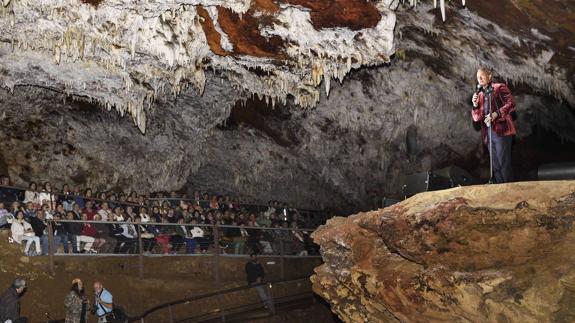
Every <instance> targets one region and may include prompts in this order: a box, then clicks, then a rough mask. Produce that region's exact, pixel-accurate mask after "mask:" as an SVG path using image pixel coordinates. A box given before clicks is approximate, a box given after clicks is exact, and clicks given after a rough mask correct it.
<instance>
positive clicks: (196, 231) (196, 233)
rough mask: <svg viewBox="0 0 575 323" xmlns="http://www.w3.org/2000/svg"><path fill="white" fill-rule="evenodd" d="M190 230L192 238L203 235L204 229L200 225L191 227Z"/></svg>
mask: <svg viewBox="0 0 575 323" xmlns="http://www.w3.org/2000/svg"><path fill="white" fill-rule="evenodd" d="M190 232H191V233H192V238H203V237H204V230H202V228H200V227H193V228H192V230H190Z"/></svg>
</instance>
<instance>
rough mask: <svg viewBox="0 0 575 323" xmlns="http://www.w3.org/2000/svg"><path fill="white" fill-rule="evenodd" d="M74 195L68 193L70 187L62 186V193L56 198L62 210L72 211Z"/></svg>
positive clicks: (70, 192)
mask: <svg viewBox="0 0 575 323" xmlns="http://www.w3.org/2000/svg"><path fill="white" fill-rule="evenodd" d="M74 198H75V197H74V194H73V193H72V191H70V186H69V185H68V184H64V185H62V193H61V194H60V196H59V198H58V202H59V203H61V204H62V206H63V207H64V210H65V211H66V212H67V211H72V206H73V204H74Z"/></svg>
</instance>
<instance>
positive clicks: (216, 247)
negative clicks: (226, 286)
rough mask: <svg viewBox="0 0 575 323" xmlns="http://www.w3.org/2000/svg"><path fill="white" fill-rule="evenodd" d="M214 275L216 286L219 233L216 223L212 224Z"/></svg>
mask: <svg viewBox="0 0 575 323" xmlns="http://www.w3.org/2000/svg"><path fill="white" fill-rule="evenodd" d="M213 228H214V249H215V250H214V276H215V280H216V286H220V233H219V230H218V223H216V224H214V226H213Z"/></svg>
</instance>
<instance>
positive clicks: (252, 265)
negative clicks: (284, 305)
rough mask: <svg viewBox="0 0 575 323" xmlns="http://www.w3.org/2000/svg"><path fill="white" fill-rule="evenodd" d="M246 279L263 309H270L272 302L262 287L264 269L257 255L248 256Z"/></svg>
mask: <svg viewBox="0 0 575 323" xmlns="http://www.w3.org/2000/svg"><path fill="white" fill-rule="evenodd" d="M245 271H246V278H247V281H248V285H249V286H255V287H254V288H255V290H256V291H257V293H258V295H259V296H260V299H261V300H262V303H263V304H264V307H265V308H267V309H270V310H271V311H273V309H272V305H273V303H272V301H271V298H270V297H269V294H268V290H267V286H266V285H263V282H264V275H265V272H264V267H263V266H262V265H261V264H260V262H259V261H258V258H257V255H256V254H255V253H252V254H250V261H249V262H247V263H246V265H245Z"/></svg>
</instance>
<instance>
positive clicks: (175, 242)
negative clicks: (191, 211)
mask: <svg viewBox="0 0 575 323" xmlns="http://www.w3.org/2000/svg"><path fill="white" fill-rule="evenodd" d="M178 224H180V225H178V226H172V227H171V228H172V230H173V232H174V233H173V234H172V235H171V236H170V244H171V245H172V253H174V254H175V253H178V251H180V248H181V247H182V246H184V245H185V244H186V239H187V238H188V237H189V235H188V232H187V230H186V226H185V225H184V218H180V219H179V220H178Z"/></svg>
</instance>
